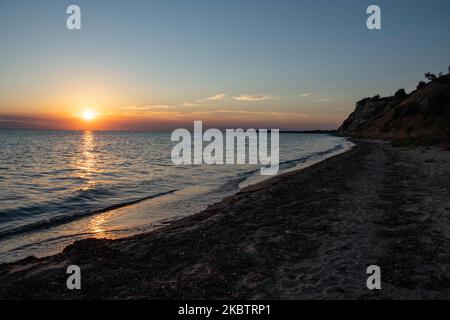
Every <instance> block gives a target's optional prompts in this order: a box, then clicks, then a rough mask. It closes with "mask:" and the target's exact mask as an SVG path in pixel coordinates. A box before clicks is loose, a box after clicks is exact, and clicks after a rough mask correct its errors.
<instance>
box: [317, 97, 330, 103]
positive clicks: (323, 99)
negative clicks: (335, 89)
mask: <svg viewBox="0 0 450 320" xmlns="http://www.w3.org/2000/svg"><path fill="white" fill-rule="evenodd" d="M331 101H332V100H331V99H330V98H322V99H319V100H314V102H331Z"/></svg>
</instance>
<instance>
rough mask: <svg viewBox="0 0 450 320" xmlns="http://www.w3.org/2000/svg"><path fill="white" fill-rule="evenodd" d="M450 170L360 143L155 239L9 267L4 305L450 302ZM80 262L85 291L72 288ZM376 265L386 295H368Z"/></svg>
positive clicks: (4, 272) (437, 160)
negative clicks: (449, 264) (70, 277)
mask: <svg viewBox="0 0 450 320" xmlns="http://www.w3.org/2000/svg"><path fill="white" fill-rule="evenodd" d="M428 158H430V159H431V160H433V161H431V160H430V159H428ZM448 160H449V157H448V155H447V154H445V153H442V152H439V151H437V150H435V149H430V150H426V149H425V148H424V149H423V150H420V151H418V150H411V149H399V148H394V147H392V146H390V145H388V144H386V143H383V142H376V141H357V143H356V146H355V147H354V148H353V149H352V150H350V151H348V152H345V153H342V154H340V155H337V156H334V157H331V158H329V159H326V160H324V161H321V162H319V163H317V164H314V165H312V166H310V167H307V168H305V169H299V170H295V171H290V172H287V173H283V174H281V175H279V176H276V177H273V178H271V179H269V180H265V181H262V182H260V183H257V184H255V185H251V186H247V187H245V188H243V189H242V190H241V191H240V192H238V193H237V194H236V195H234V196H231V197H227V198H225V199H224V200H222V201H221V202H219V203H217V204H214V205H212V206H210V207H208V208H207V209H206V210H204V211H202V212H200V213H198V214H195V215H193V216H188V217H186V218H182V219H180V220H177V221H174V222H173V223H171V224H169V225H167V226H165V227H162V228H159V229H156V230H154V231H151V232H149V233H145V234H140V235H135V236H131V237H129V238H123V239H117V240H98V239H87V240H81V241H78V242H76V243H74V244H73V245H70V246H69V247H67V248H66V249H65V250H64V251H63V252H62V253H60V254H58V255H55V256H49V257H45V258H27V259H25V260H21V261H18V262H14V263H8V264H3V265H0V298H2V299H205V298H209V299H314V298H322V299H361V298H363V299H364V298H366V299H367V298H376V299H378V298H411V299H416V298H442V299H445V298H449V297H450V293H449V292H450V291H449V290H447V288H450V278H449V277H448V276H447V275H446V273H445V261H448V258H449V257H448V255H447V253H446V252H450V251H449V250H448V249H449V248H450V245H448V244H447V242H448V241H444V240H446V239H449V238H450V235H449V234H448V232H446V231H445V230H446V229H445V228H448V226H449V225H450V220H449V216H450V203H449V199H448V196H447V193H446V192H448V189H447V188H448V187H449V186H450V178H447V177H446V176H444V175H442V173H445V172H448V171H446V170H448V169H449V168H450V162H449V161H448ZM412 168H413V169H414V170H416V171H417V170H419V171H420V172H419V173H417V172H416V173H415V174H414V175H411V174H410V172H411V169H412ZM421 172H422V173H425V172H426V174H420V173H421ZM430 172H433V174H431V175H430V174H429V173H430ZM436 179H440V181H439V183H438V182H437V181H434V180H436ZM425 185H426V186H427V188H424V186H425ZM433 186H434V187H433ZM395 194H397V195H400V196H397V197H396V196H395ZM433 206H434V207H433ZM420 231H421V232H420ZM405 249H409V250H410V251H408V250H405ZM446 259H447V260H446ZM174 261H177V263H174ZM70 264H76V265H79V266H80V268H81V270H82V283H83V289H82V290H75V291H69V290H67V289H66V286H65V282H66V279H67V278H66V277H67V275H66V268H67V266H68V265H70ZM371 264H379V265H380V267H381V268H382V273H383V281H384V282H383V290H381V291H379V292H372V291H369V290H367V288H366V287H365V283H366V277H367V275H366V267H367V266H369V265H371ZM400 271H401V272H400Z"/></svg>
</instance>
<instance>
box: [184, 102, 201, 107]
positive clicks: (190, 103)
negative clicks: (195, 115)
mask: <svg viewBox="0 0 450 320" xmlns="http://www.w3.org/2000/svg"><path fill="white" fill-rule="evenodd" d="M200 105H201V104H200V103H192V102H185V103H183V107H198V106H200Z"/></svg>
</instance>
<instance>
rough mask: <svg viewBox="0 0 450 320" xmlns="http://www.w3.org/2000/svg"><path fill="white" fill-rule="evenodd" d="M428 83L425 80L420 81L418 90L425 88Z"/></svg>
mask: <svg viewBox="0 0 450 320" xmlns="http://www.w3.org/2000/svg"><path fill="white" fill-rule="evenodd" d="M426 85H427V84H426V83H425V82H424V81H420V82H419V84H418V85H417V90H420V89H422V88H425V86H426Z"/></svg>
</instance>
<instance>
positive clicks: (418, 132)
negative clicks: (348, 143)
mask: <svg viewBox="0 0 450 320" xmlns="http://www.w3.org/2000/svg"><path fill="white" fill-rule="evenodd" d="M449 72H450V68H449ZM426 77H427V78H428V80H429V82H428V83H425V82H423V81H421V82H420V83H419V85H418V86H417V89H416V90H414V91H413V92H411V93H410V94H407V93H406V92H405V90H403V89H400V90H398V91H397V92H396V93H395V95H393V96H390V97H383V98H382V97H380V96H375V97H372V98H365V99H362V100H360V101H358V102H357V103H356V109H355V111H354V112H353V113H351V114H350V116H349V117H348V118H347V119H346V120H345V121H344V123H343V124H342V125H341V127H340V128H339V129H338V130H337V133H338V134H339V135H346V136H351V137H362V138H376V139H389V140H401V141H411V142H413V141H414V142H421V143H426V144H434V143H440V142H443V141H446V142H447V141H450V74H447V75H443V74H442V73H441V74H439V75H438V76H436V75H433V74H430V73H427V74H426Z"/></svg>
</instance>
